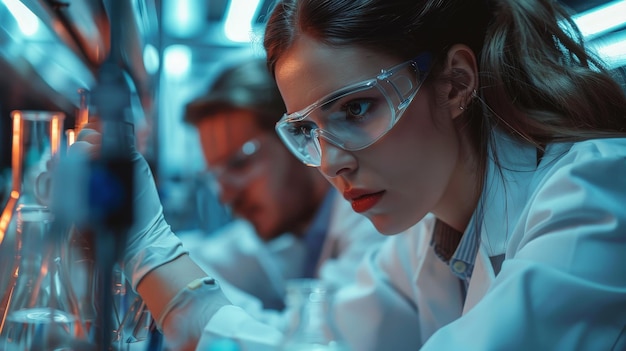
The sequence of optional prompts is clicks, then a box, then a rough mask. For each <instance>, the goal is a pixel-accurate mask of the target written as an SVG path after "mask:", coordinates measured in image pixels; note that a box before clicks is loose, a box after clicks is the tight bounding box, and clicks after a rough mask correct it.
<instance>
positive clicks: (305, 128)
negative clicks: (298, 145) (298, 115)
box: [289, 121, 316, 137]
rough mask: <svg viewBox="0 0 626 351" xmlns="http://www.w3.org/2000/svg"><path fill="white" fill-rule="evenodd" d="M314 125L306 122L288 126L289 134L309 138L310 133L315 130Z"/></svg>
mask: <svg viewBox="0 0 626 351" xmlns="http://www.w3.org/2000/svg"><path fill="white" fill-rule="evenodd" d="M315 127H316V126H315V123H312V122H308V121H300V122H295V123H292V124H290V127H289V134H292V135H294V136H305V137H310V136H311V131H312V130H313V129H314V128H315Z"/></svg>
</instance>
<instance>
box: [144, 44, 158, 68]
mask: <svg viewBox="0 0 626 351" xmlns="http://www.w3.org/2000/svg"><path fill="white" fill-rule="evenodd" d="M143 65H144V66H145V67H146V71H147V72H148V73H149V74H155V73H157V71H158V70H159V50H157V48H155V47H154V45H152V44H146V46H145V47H144V48H143Z"/></svg>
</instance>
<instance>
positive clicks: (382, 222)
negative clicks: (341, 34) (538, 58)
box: [276, 36, 460, 234]
mask: <svg viewBox="0 0 626 351" xmlns="http://www.w3.org/2000/svg"><path fill="white" fill-rule="evenodd" d="M401 62H402V60H399V59H395V58H391V57H389V56H385V55H382V54H378V53H374V52H372V51H369V50H364V49H361V48H357V47H330V46H326V45H323V44H320V43H318V42H316V41H315V40H313V39H310V38H308V37H306V36H302V37H300V38H299V39H298V41H297V42H296V43H295V44H294V45H293V46H292V48H291V49H290V50H289V51H287V52H286V53H285V55H283V56H282V57H281V58H280V60H278V62H277V65H276V80H277V82H278V85H279V88H280V91H281V94H282V96H283V99H284V100H285V103H286V106H287V111H288V112H289V113H292V112H294V111H299V110H301V109H304V108H305V107H307V106H309V105H310V104H312V103H313V102H314V101H316V100H318V99H320V98H321V97H324V96H326V95H328V94H330V93H333V92H334V91H336V90H338V89H341V88H343V87H345V86H347V85H350V84H353V83H357V82H360V81H363V80H366V79H369V78H372V77H375V76H376V75H377V74H378V73H380V71H381V69H387V68H390V67H393V66H395V65H398V64H399V63H401ZM436 96H437V93H436V92H435V90H434V88H433V85H432V84H428V85H424V86H422V87H421V89H420V90H419V91H418V93H417V95H416V96H415V98H414V99H413V102H412V103H411V104H410V105H409V107H408V109H407V111H406V112H405V113H404V115H403V116H402V118H401V119H400V120H399V121H398V122H397V124H396V125H395V126H394V127H393V128H392V129H391V130H390V131H389V132H388V133H387V134H385V135H384V136H383V137H382V138H381V139H379V140H378V141H376V142H375V143H374V144H372V145H370V146H369V147H367V148H365V149H362V150H358V151H346V150H343V149H341V148H339V147H337V146H335V145H333V144H331V143H329V142H328V141H326V140H324V139H323V138H321V139H320V144H321V149H322V159H321V165H320V167H319V170H320V172H322V173H323V174H324V176H325V177H326V178H327V179H328V180H329V181H330V182H331V183H332V184H333V185H334V186H335V187H336V188H337V189H338V190H339V192H341V193H342V194H343V195H344V197H345V198H346V199H347V200H348V201H350V202H351V203H352V207H353V209H354V210H355V211H357V212H360V213H362V214H363V215H365V216H367V217H368V218H369V219H370V220H371V221H372V222H373V223H374V225H375V226H376V228H377V229H378V230H379V231H380V232H381V233H384V234H395V233H398V232H400V231H403V230H405V229H407V228H408V227H410V226H412V225H413V224H415V223H416V222H417V221H419V220H420V219H421V218H422V217H424V216H425V215H426V214H427V213H428V212H435V213H436V212H437V211H440V212H441V211H445V208H447V207H448V206H450V204H449V203H446V202H449V200H448V199H450V198H451V196H450V194H449V192H448V189H449V188H453V186H452V187H451V186H450V185H451V183H453V182H455V181H454V179H453V178H454V177H453V175H454V174H455V169H456V168H457V167H458V161H459V159H460V158H459V146H460V142H459V138H458V134H457V131H456V129H455V128H454V124H453V118H452V116H451V113H450V108H448V107H443V106H444V105H442V103H441V101H440V100H439V102H436ZM457 108H458V107H457ZM321 128H323V126H321ZM444 199H445V200H444Z"/></svg>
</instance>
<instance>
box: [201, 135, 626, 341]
mask: <svg viewBox="0 0 626 351" xmlns="http://www.w3.org/2000/svg"><path fill="white" fill-rule="evenodd" d="M494 142H496V144H497V147H498V150H499V151H498V157H499V161H500V163H501V164H502V165H503V168H502V172H501V173H499V172H497V171H494V168H493V162H491V164H490V166H489V167H490V169H489V172H488V179H487V186H486V189H489V190H488V191H487V192H486V193H485V194H483V197H482V201H483V202H484V204H485V206H484V209H485V211H484V215H483V216H481V217H482V218H477V216H478V215H477V214H475V215H474V218H473V219H472V223H480V222H482V225H480V239H481V240H480V246H479V251H478V255H477V258H476V261H475V267H474V270H473V273H472V278H471V281H470V284H469V287H468V291H467V295H466V298H464V297H463V292H462V289H461V288H460V284H459V282H460V280H459V279H458V278H457V277H456V276H455V275H453V274H452V272H451V270H450V268H449V267H448V266H447V265H446V264H444V263H443V262H442V261H440V260H439V259H438V258H437V257H436V256H435V255H434V252H433V250H432V248H431V247H430V245H429V244H430V238H431V235H432V229H433V225H434V218H433V217H432V216H427V217H426V218H424V220H423V221H421V222H420V223H418V224H417V225H416V226H414V227H413V228H411V229H410V230H409V231H408V232H407V233H403V234H400V235H397V236H394V237H393V238H392V239H391V240H389V241H387V242H386V243H385V244H384V245H383V246H382V247H381V249H380V251H378V252H376V253H373V254H372V255H370V256H368V257H367V258H366V259H365V260H364V262H363V264H362V266H361V268H360V271H359V277H358V284H357V285H355V286H351V287H347V288H345V289H343V290H342V291H341V292H340V294H339V296H338V302H337V308H336V309H335V317H336V321H337V324H338V326H339V328H340V329H341V330H342V331H343V333H344V335H345V337H346V339H347V340H348V341H350V342H351V344H352V346H353V349H354V350H355V351H365V350H368V351H369V350H380V351H384V350H394V351H397V350H417V349H419V348H420V347H421V349H422V350H436V351H441V350H446V351H447V350H453V351H456V350H470V351H471V350H478V351H489V350H497V351H501V350H507V351H509V350H566V351H570V350H594V351H595V350H616V351H617V350H626V139H603V140H589V141H584V142H580V143H575V144H573V145H572V144H570V143H560V144H552V145H549V146H548V147H547V150H546V153H545V155H544V156H543V157H542V159H541V163H540V164H539V166H537V161H538V160H537V153H536V150H535V149H534V148H532V147H529V146H528V145H525V144H524V145H522V144H519V143H516V142H514V141H512V140H509V138H508V137H506V136H504V135H502V134H498V138H497V141H494ZM502 179H504V182H503V181H502ZM480 219H482V221H480V222H476V221H477V220H480ZM500 253H504V254H505V255H506V256H505V260H504V262H503V264H502V267H501V270H500V272H499V274H498V275H497V276H496V275H495V274H494V269H493V267H492V265H491V261H490V260H489V257H490V256H495V255H498V254H500ZM261 330H262V332H260V331H261ZM215 337H230V338H234V339H237V340H239V342H240V343H241V345H242V346H243V349H244V350H265V349H267V350H273V349H275V345H277V344H278V343H279V342H280V338H281V336H280V333H277V332H276V333H275V332H272V331H271V330H270V329H264V327H263V326H261V325H259V324H256V323H255V322H254V321H251V319H250V317H249V316H248V315H247V314H246V313H245V312H244V311H242V310H238V309H237V308H236V307H233V306H225V307H222V308H221V309H220V310H219V311H218V312H217V313H215V314H214V315H213V316H212V317H211V318H210V320H209V322H208V323H207V325H206V327H205V329H204V332H203V336H202V338H201V339H200V343H199V346H198V350H202V349H203V347H206V346H207V345H209V343H210V341H211V340H212V338H215Z"/></svg>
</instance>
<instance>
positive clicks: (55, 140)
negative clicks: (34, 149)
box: [50, 115, 61, 156]
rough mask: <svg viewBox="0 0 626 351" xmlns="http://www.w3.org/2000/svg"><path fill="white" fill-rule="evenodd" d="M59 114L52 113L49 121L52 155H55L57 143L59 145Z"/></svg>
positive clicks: (57, 147)
mask: <svg viewBox="0 0 626 351" xmlns="http://www.w3.org/2000/svg"><path fill="white" fill-rule="evenodd" d="M59 119H60V117H59V115H53V116H52V120H51V121H50V143H51V144H52V145H50V148H51V152H52V155H53V156H54V155H56V154H57V152H59V145H61V135H60V131H61V129H60V128H59Z"/></svg>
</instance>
